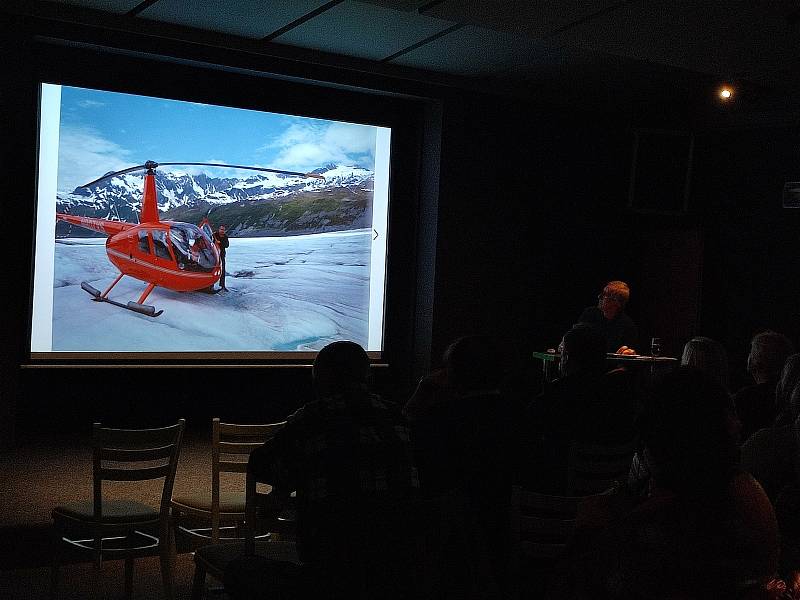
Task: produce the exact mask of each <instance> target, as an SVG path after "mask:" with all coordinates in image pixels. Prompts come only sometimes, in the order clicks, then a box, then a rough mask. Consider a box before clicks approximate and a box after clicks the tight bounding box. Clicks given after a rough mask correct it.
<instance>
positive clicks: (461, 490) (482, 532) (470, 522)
mask: <svg viewBox="0 0 800 600" xmlns="http://www.w3.org/2000/svg"><path fill="white" fill-rule="evenodd" d="M502 378H503V369H502V363H501V358H500V352H499V350H498V349H497V348H496V347H495V345H494V344H493V342H492V340H491V339H490V338H488V337H486V336H478V335H473V336H466V337H462V338H459V339H458V340H456V341H455V342H453V343H452V344H451V345H450V346H449V347H448V348H447V350H446V351H445V353H444V357H443V368H442V369H441V370H440V371H436V372H434V373H432V374H431V375H429V376H427V377H425V378H423V380H422V381H421V382H420V384H419V386H418V387H417V390H416V392H415V393H414V395H413V396H412V398H411V399H410V400H409V401H408V403H407V404H406V407H405V409H404V412H405V414H406V415H407V416H408V418H409V420H410V423H411V427H412V438H413V440H414V446H415V452H416V457H417V461H418V464H419V465H420V472H421V483H422V488H423V490H424V491H425V493H426V494H427V495H428V496H429V497H436V498H439V499H440V500H441V511H442V514H441V515H440V516H441V523H440V531H441V532H442V539H439V540H438V541H437V542H435V544H437V545H438V546H439V547H438V548H436V549H435V550H434V551H433V552H434V554H438V555H439V560H440V561H441V564H440V566H439V568H440V569H441V570H442V571H443V572H442V573H441V574H440V577H441V579H442V581H443V583H442V584H441V585H442V586H444V587H445V588H447V589H443V590H439V592H440V593H441V594H443V595H444V596H447V595H448V594H454V596H453V597H471V596H474V597H488V596H493V595H498V594H500V595H502V594H503V593H504V592H503V589H505V586H506V584H507V578H506V572H505V569H506V565H507V563H508V558H507V537H508V531H509V522H508V515H509V508H510V497H511V483H512V476H513V472H514V461H515V457H514V451H515V450H516V442H515V433H514V432H515V427H516V423H517V422H518V419H517V416H516V411H515V409H514V407H513V406H512V405H511V402H510V401H509V400H508V399H507V398H506V397H505V396H504V394H503V393H501V391H500V384H501V381H502ZM454 588H455V589H454Z"/></svg>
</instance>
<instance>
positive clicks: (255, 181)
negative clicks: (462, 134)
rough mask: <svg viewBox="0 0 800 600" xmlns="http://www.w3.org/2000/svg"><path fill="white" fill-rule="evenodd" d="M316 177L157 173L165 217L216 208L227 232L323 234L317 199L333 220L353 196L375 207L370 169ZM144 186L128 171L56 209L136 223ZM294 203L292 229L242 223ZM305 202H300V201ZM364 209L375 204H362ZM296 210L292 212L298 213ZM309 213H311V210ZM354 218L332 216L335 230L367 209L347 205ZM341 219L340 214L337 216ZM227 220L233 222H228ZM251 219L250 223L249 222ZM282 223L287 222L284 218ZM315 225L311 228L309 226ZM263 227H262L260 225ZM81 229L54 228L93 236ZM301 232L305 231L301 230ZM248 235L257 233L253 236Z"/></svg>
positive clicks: (325, 171) (334, 168)
mask: <svg viewBox="0 0 800 600" xmlns="http://www.w3.org/2000/svg"><path fill="white" fill-rule="evenodd" d="M313 172H314V173H319V174H321V175H323V176H324V179H316V178H309V177H299V176H295V175H283V174H279V173H258V174H255V175H248V176H247V177H242V178H236V177H211V176H209V175H206V174H205V173H200V174H189V173H186V172H181V171H166V170H157V171H156V189H157V190H158V207H159V211H160V212H161V214H162V217H163V218H174V219H180V220H186V221H189V222H192V221H191V220H190V219H195V218H196V216H197V215H196V214H194V213H197V212H198V211H199V212H203V213H204V212H205V211H207V210H208V208H211V207H213V208H214V215H215V217H216V219H215V220H216V221H217V222H220V223H225V224H226V225H228V227H229V229H233V230H238V231H240V232H241V233H240V235H248V233H247V231H255V230H261V229H273V228H277V230H276V231H274V232H271V233H270V232H266V233H265V232H263V231H262V232H261V233H260V235H277V234H279V233H280V229H281V227H283V228H284V229H285V230H286V231H287V232H290V233H306V232H310V231H316V229H315V228H318V227H322V228H323V229H321V230H324V231H330V230H331V229H332V228H330V227H329V228H325V224H324V223H323V221H324V220H325V219H315V214H314V213H313V211H314V210H315V208H319V206H318V203H315V202H313V200H315V199H319V198H326V199H328V202H326V204H325V207H324V208H325V210H324V212H325V213H327V214H328V216H329V217H330V216H331V214H329V213H333V214H334V215H335V213H336V212H337V206H335V205H331V201H330V200H331V199H332V198H334V199H336V200H334V202H337V201H338V202H339V203H340V204H341V203H344V204H347V200H348V199H351V200H352V198H353V197H355V196H358V197H359V198H361V199H362V201H361V202H359V203H358V204H360V205H364V204H365V203H364V202H363V200H365V199H366V198H367V196H368V197H369V199H368V201H367V203H366V204H368V205H371V195H372V189H373V183H374V174H373V172H372V171H369V170H367V169H363V168H360V167H355V166H344V165H333V164H330V165H327V166H326V167H323V168H320V169H316V170H314V171H313ZM143 188H144V173H143V172H140V173H127V174H124V175H117V176H115V177H111V178H109V179H104V180H103V181H100V182H98V183H96V184H94V185H91V186H88V187H79V188H75V190H74V191H73V192H72V193H69V194H63V193H58V194H57V199H56V211H57V212H65V213H70V214H75V215H82V216H91V217H101V218H105V219H115V220H121V221H128V222H131V223H136V222H138V215H139V212H140V210H141V200H142V190H143ZM294 201H297V202H300V205H299V206H301V208H302V212H301V213H300V214H298V215H295V219H294V221H292V222H291V223H288V224H289V225H290V227H289V228H288V229H286V227H285V226H286V225H287V223H283V225H282V224H281V223H282V221H281V219H277V220H276V219H274V218H273V219H272V221H271V222H270V223H269V224H267V225H265V226H264V227H255V228H254V227H253V226H252V224H251V225H250V226H248V225H246V224H245V223H244V222H239V221H240V220H241V219H243V218H245V217H247V216H251V215H248V214H247V213H248V211H247V207H254V206H258V207H259V208H260V212H261V213H263V212H264V211H265V210H267V211H268V210H269V207H275V210H273V211H272V212H271V213H270V215H271V216H273V217H274V213H275V212H276V211H280V210H281V209H280V208H279V207H284V206H285V205H287V204H290V205H291V204H292V203H293V202H294ZM301 201H302V202H301ZM295 203H296V202H295ZM363 208H364V209H366V208H371V206H369V207H368V206H364V207H363ZM297 210H298V208H297V207H295V210H294V211H290V212H292V213H294V212H297ZM309 211H311V212H309ZM345 212H346V213H347V214H349V215H350V217H347V218H344V219H342V218H340V219H336V218H334V219H333V221H331V219H328V221H329V223H330V222H337V223H338V225H337V226H336V227H334V228H333V229H337V230H341V229H356V228H360V227H364V226H367V225H365V224H364V223H363V221H364V219H363V218H360V217H362V216H365V215H363V214H361V213H364V212H365V211H364V210H361V211H360V212H359V211H355V213H359V214H355V213H354V211H353V205H352V203H350V205H349V206H348V207H347V210H346V211H345ZM339 216H342V215H339ZM226 217H229V218H226ZM351 217H352V220H353V223H352V226H348V224H347V221H348V220H349V219H350V218H351ZM298 219H299V220H300V221H299V222H300V223H301V224H303V223H304V224H307V225H308V226H307V227H301V228H296V229H292V228H291V225H292V224H293V223H294V222H295V221H297V220H298ZM250 220H252V219H250ZM283 221H286V219H284V220H283ZM310 224H313V225H310ZM260 225H264V224H263V223H261V224H260ZM77 229H78V228H75V227H70V226H69V225H67V224H66V223H63V222H59V223H58V226H57V228H56V236H57V237H63V236H68V235H86V236H89V235H92V233H91V232H89V231H88V230H86V231H80V232H79V231H77ZM301 229H302V230H301ZM250 235H256V234H254V233H250Z"/></svg>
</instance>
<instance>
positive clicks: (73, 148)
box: [58, 125, 133, 192]
mask: <svg viewBox="0 0 800 600" xmlns="http://www.w3.org/2000/svg"><path fill="white" fill-rule="evenodd" d="M130 155H131V151H130V150H127V149H125V148H123V147H122V146H120V145H118V144H116V143H114V142H112V141H111V140H108V139H106V138H104V137H103V136H102V134H100V133H99V132H98V131H97V130H96V129H94V128H93V127H81V126H70V125H62V127H61V132H60V139H59V145H58V190H59V191H61V192H71V191H72V190H74V189H75V188H76V187H78V186H80V185H83V184H85V183H88V182H89V181H92V180H94V179H97V178H98V177H100V176H101V175H103V174H104V173H108V172H109V171H119V170H121V169H125V168H127V167H131V166H133V165H132V164H131V159H130V158H129V156H130Z"/></svg>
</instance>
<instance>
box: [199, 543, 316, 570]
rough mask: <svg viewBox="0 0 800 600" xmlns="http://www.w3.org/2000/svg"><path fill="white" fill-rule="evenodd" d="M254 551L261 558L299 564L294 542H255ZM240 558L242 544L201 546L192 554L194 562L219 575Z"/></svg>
mask: <svg viewBox="0 0 800 600" xmlns="http://www.w3.org/2000/svg"><path fill="white" fill-rule="evenodd" d="M255 549H256V556H259V557H261V558H268V559H270V560H275V561H284V562H291V563H294V564H297V565H299V564H300V559H299V558H298V556H297V545H296V544H295V543H294V542H267V541H256V547H255ZM240 556H244V542H234V543H232V544H213V545H210V546H203V547H202V548H198V549H197V551H196V552H195V553H194V560H195V562H202V563H203V565H204V566H205V567H206V569H207V570H208V571H209V572H211V573H214V572H216V573H218V574H221V573H224V572H225V567H227V566H228V564H230V563H231V561H233V560H234V559H236V558H239V557H240Z"/></svg>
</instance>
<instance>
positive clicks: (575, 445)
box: [567, 441, 636, 496]
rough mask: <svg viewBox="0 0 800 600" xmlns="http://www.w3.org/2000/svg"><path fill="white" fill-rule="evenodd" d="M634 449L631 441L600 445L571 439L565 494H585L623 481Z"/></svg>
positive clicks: (633, 443)
mask: <svg viewBox="0 0 800 600" xmlns="http://www.w3.org/2000/svg"><path fill="white" fill-rule="evenodd" d="M635 451H636V444H635V442H629V443H627V444H617V445H605V444H603V445H600V444H592V443H585V442H575V441H574V442H572V443H571V444H570V449H569V462H568V467H567V494H568V495H570V496H588V495H590V494H597V493H600V492H604V491H605V490H607V489H608V488H610V487H611V486H612V485H614V482H615V481H624V480H625V479H626V478H627V476H628V471H629V470H630V466H631V460H632V459H633V455H634V452H635Z"/></svg>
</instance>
